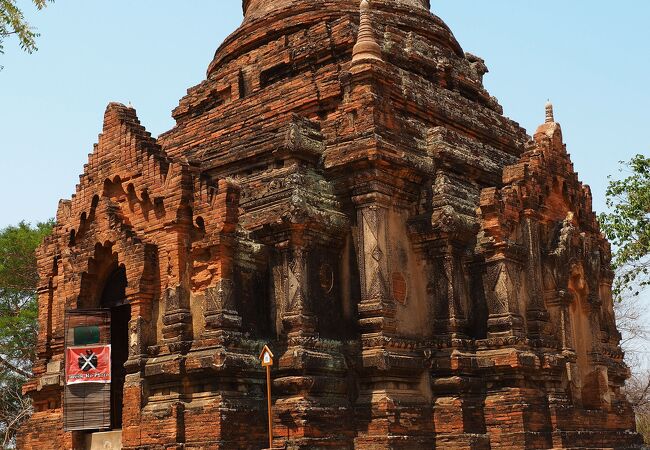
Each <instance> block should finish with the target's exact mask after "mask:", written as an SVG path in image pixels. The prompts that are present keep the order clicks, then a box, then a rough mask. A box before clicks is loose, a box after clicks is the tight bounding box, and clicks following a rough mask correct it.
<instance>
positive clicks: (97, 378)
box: [65, 345, 111, 385]
mask: <svg viewBox="0 0 650 450" xmlns="http://www.w3.org/2000/svg"><path fill="white" fill-rule="evenodd" d="M65 356H66V357H65V364H66V365H65V383H66V384H68V385H70V384H80V383H110V382H111V346H110V345H97V346H85V347H68V348H67V349H66V355H65Z"/></svg>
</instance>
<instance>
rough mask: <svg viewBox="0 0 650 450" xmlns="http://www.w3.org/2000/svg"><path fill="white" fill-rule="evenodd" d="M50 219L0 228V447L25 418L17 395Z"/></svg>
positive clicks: (28, 356)
mask: <svg viewBox="0 0 650 450" xmlns="http://www.w3.org/2000/svg"><path fill="white" fill-rule="evenodd" d="M52 226H53V222H52V221H50V222H46V223H39V224H37V225H36V226H35V227H32V226H30V225H29V224H26V223H24V222H22V223H20V224H18V225H17V226H11V227H7V228H5V229H3V230H0V445H2V446H3V448H6V447H8V446H9V445H10V442H11V440H12V438H13V435H14V433H15V430H16V429H17V427H18V425H20V423H21V422H22V421H23V420H24V419H25V418H27V417H28V415H29V412H30V405H29V402H28V401H26V400H25V399H24V398H23V397H22V395H21V388H22V384H23V383H24V382H25V381H27V379H28V378H29V377H30V375H31V364H32V360H33V359H34V356H35V355H34V352H35V349H36V334H37V318H38V301H37V297H36V286H37V282H38V273H37V266H36V255H35V250H36V247H38V245H39V244H40V243H41V241H42V240H43V238H44V237H45V236H47V235H48V234H49V233H50V232H51V231H52Z"/></svg>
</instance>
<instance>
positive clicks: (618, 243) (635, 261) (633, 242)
mask: <svg viewBox="0 0 650 450" xmlns="http://www.w3.org/2000/svg"><path fill="white" fill-rule="evenodd" d="M621 164H622V167H621V169H620V172H621V174H623V178H621V179H616V180H614V179H611V177H610V182H609V187H608V188H607V206H608V207H609V208H610V210H611V211H610V212H609V213H607V214H602V215H601V216H600V221H601V224H602V228H603V231H605V233H606V234H607V237H608V238H609V239H610V241H611V242H612V244H613V246H614V258H613V263H614V266H615V268H616V271H617V279H616V281H615V284H614V291H615V294H616V296H617V297H618V298H619V299H622V298H623V297H625V296H638V295H639V293H640V292H641V291H642V290H643V288H646V287H648V286H650V158H649V157H646V156H643V155H636V156H635V157H634V158H632V159H631V160H630V161H629V162H621Z"/></svg>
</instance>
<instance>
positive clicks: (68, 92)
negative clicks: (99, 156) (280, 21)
mask: <svg viewBox="0 0 650 450" xmlns="http://www.w3.org/2000/svg"><path fill="white" fill-rule="evenodd" d="M18 3H19V4H21V5H23V6H24V7H25V9H26V11H27V12H28V14H27V15H28V17H29V19H30V20H31V22H32V24H33V25H34V26H36V27H37V28H38V30H39V31H40V33H41V37H40V39H39V41H38V43H39V46H40V50H39V51H38V52H37V53H35V54H33V55H27V54H24V53H22V52H21V51H19V50H18V49H17V46H16V45H15V41H12V40H7V41H6V42H5V49H6V54H5V55H0V65H4V66H5V69H4V70H3V71H2V72H0V168H1V169H2V171H1V172H2V176H0V205H1V209H0V227H4V226H6V225H9V224H14V223H16V222H18V221H20V220H27V221H32V222H33V221H38V220H45V219H47V218H49V217H53V216H54V214H55V212H56V206H57V203H58V200H59V199H60V198H68V197H70V195H71V194H72V193H73V192H74V187H75V184H76V182H77V181H78V175H79V174H80V173H81V172H82V170H83V164H84V163H85V162H86V160H87V154H88V153H89V152H91V151H92V146H93V143H94V142H96V141H97V134H98V133H99V132H100V131H101V122H102V116H103V113H104V109H105V107H106V105H107V104H108V103H109V102H110V101H120V102H123V103H128V102H129V101H130V102H131V103H132V104H133V105H134V106H135V107H136V109H137V110H138V115H139V117H140V120H141V122H142V124H143V125H144V126H145V127H146V128H147V129H148V130H149V131H150V132H151V133H152V134H153V135H154V136H156V135H158V134H160V133H162V132H164V131H166V130H168V129H169V128H171V127H172V126H173V120H172V119H171V110H172V109H173V108H174V107H175V106H176V105H177V104H178V100H179V99H180V98H181V97H182V96H183V94H184V92H185V90H186V89H187V88H189V87H191V86H193V85H195V84H197V83H198V82H200V81H201V80H202V79H203V78H204V77H205V71H206V69H207V67H208V64H209V63H210V61H211V59H212V56H213V54H214V51H215V50H216V49H217V47H218V46H219V44H220V43H221V42H222V41H223V39H224V38H225V37H226V36H227V35H228V34H230V32H232V31H233V30H234V29H235V28H236V27H237V25H238V24H239V23H240V22H241V18H242V17H241V1H240V0H212V1H208V0H193V1H183V2H179V1H170V0H155V1H154V0H137V1H134V0H111V1H110V2H106V1H104V2H100V1H88V0H57V1H56V3H54V4H52V5H51V6H50V7H48V8H47V9H46V10H45V11H42V12H40V13H38V14H34V13H33V12H32V9H33V8H32V7H31V4H30V2H28V1H26V0H23V1H19V2H18ZM431 3H432V10H433V12H434V13H435V14H437V15H438V16H440V17H441V18H442V19H443V20H445V21H446V22H447V24H448V25H449V26H450V27H451V29H452V30H453V32H454V34H455V35H456V37H457V39H458V40H459V42H460V43H461V45H462V46H463V48H464V49H465V51H468V52H471V53H474V54H476V55H478V56H481V57H482V58H484V59H485V61H486V63H487V65H488V67H489V68H490V73H489V74H488V75H487V76H486V78H485V83H486V86H487V88H488V90H489V91H490V92H491V93H492V95H494V96H496V97H497V98H498V99H499V101H500V102H501V104H502V105H503V106H504V109H505V113H506V115H508V116H509V117H511V118H513V119H514V120H516V121H518V122H519V123H521V124H522V125H523V126H524V127H525V128H526V129H527V130H528V131H529V133H533V132H534V130H535V128H536V127H537V125H539V124H540V123H541V122H542V121H543V119H544V103H545V102H546V100H547V99H549V98H550V99H551V100H552V101H553V103H554V104H555V116H556V120H557V121H558V122H560V123H561V124H562V126H563V131H564V137H565V140H566V142H567V144H568V148H569V152H570V153H571V155H572V157H573V161H574V163H575V167H576V169H577V170H578V171H579V173H580V177H581V179H582V180H583V181H584V182H585V183H588V184H590V185H591V186H592V189H593V192H594V200H595V201H594V203H595V207H596V208H597V209H599V210H602V209H603V208H604V191H605V187H606V184H607V175H608V174H615V173H616V171H617V162H618V161H619V160H623V159H629V158H630V157H631V156H632V155H634V154H636V153H645V154H648V153H650V139H649V138H648V136H647V130H648V126H649V125H650V87H649V83H650V49H649V45H650V26H648V22H649V21H650V1H647V0H627V1H621V2H617V3H612V2H610V1H607V2H605V1H604V0H571V1H567V0H545V1H543V2H540V1H533V0H489V1H488V0H432V2H431Z"/></svg>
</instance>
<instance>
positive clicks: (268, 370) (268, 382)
mask: <svg viewBox="0 0 650 450" xmlns="http://www.w3.org/2000/svg"><path fill="white" fill-rule="evenodd" d="M266 395H267V399H268V411H269V449H271V448H273V409H272V408H273V406H272V405H271V367H270V366H266Z"/></svg>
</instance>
